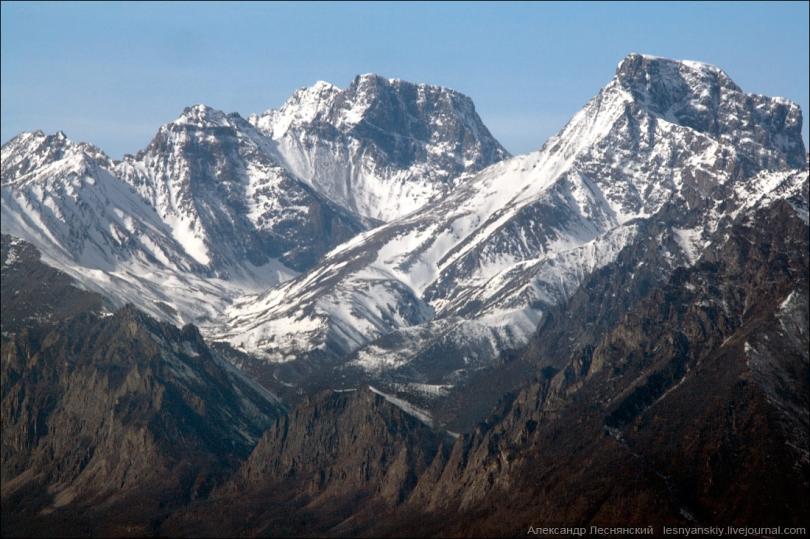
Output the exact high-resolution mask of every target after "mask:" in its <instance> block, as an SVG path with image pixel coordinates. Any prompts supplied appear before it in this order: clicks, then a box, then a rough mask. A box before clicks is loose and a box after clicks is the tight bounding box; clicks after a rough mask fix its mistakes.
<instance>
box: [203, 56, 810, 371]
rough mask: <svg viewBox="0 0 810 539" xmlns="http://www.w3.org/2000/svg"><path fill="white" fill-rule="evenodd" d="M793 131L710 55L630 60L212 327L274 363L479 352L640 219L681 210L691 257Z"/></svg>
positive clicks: (537, 310) (376, 362)
mask: <svg viewBox="0 0 810 539" xmlns="http://www.w3.org/2000/svg"><path fill="white" fill-rule="evenodd" d="M330 92H331V93H333V92H332V91H331V90H330ZM331 93H330V95H331ZM800 129H801V113H800V111H799V109H798V107H797V106H796V105H795V104H793V103H790V102H788V101H786V100H782V99H779V98H776V99H771V98H767V97H764V96H757V95H751V94H745V93H743V92H742V91H741V90H740V89H739V88H738V87H737V86H736V85H735V84H734V83H733V82H732V81H731V80H730V79H729V78H728V77H727V76H726V75H725V73H723V72H722V71H720V70H719V69H717V68H715V67H713V66H709V65H706V64H700V63H697V62H676V61H672V60H666V59H660V58H653V57H645V56H641V55H630V56H628V57H627V58H625V59H624V60H623V61H622V62H621V63H620V64H619V66H618V68H617V73H616V77H615V78H614V79H613V80H612V81H611V82H610V83H609V84H608V85H607V86H605V88H603V89H602V91H601V92H600V93H599V94H598V95H597V96H596V97H594V98H593V99H592V100H591V101H590V102H589V103H588V104H587V105H586V106H585V108H583V110H581V111H580V112H579V113H577V114H576V115H575V116H574V117H573V118H572V120H571V121H570V122H569V123H568V125H567V126H566V127H565V128H564V129H563V130H562V131H561V132H560V134H559V135H557V136H556V137H553V138H552V139H550V140H549V141H548V142H547V143H546V144H545V145H544V147H543V148H542V149H541V150H539V151H537V152H534V153H532V154H529V155H526V156H520V157H515V158H513V159H510V160H508V161H504V162H501V163H498V164H495V165H493V166H491V167H489V168H487V169H485V170H483V171H482V172H480V173H478V174H476V175H474V176H472V177H469V178H465V179H464V181H463V182H460V183H459V185H458V186H456V188H455V189H454V190H453V191H452V192H451V193H449V194H448V195H447V196H445V197H444V198H442V199H441V200H436V201H434V202H431V203H429V204H427V205H426V206H424V207H423V208H422V209H420V210H419V211H416V212H414V213H412V214H410V215H406V216H404V217H401V218H399V219H397V220H394V221H392V222H390V223H388V224H387V225H385V226H383V227H380V228H378V229H376V230H373V231H370V232H368V233H365V234H363V235H361V236H358V237H357V238H355V239H354V240H352V241H350V242H348V243H347V244H345V245H343V246H341V247H339V248H337V249H335V250H334V251H332V252H331V253H330V254H329V255H328V256H327V257H326V259H325V260H324V261H323V262H322V263H321V264H320V265H319V266H318V267H316V268H315V269H313V270H312V271H310V272H308V273H306V274H304V275H302V276H300V277H299V278H297V279H294V280H292V281H290V282H288V283H285V284H284V285H283V286H281V287H279V288H276V289H273V290H270V291H268V292H266V293H264V294H261V295H258V296H255V297H249V298H244V299H243V300H240V301H238V302H236V303H235V304H234V305H233V306H232V307H231V308H230V309H229V311H228V312H229V320H228V323H227V324H226V325H224V326H223V327H222V329H221V333H219V335H218V338H221V339H224V340H228V341H230V342H232V343H234V344H236V345H237V346H240V347H242V348H244V349H245V350H249V351H252V352H259V353H262V354H264V356H265V357H266V358H267V359H268V360H270V361H285V360H290V359H294V358H297V357H301V356H305V355H306V354H307V353H308V352H311V351H312V350H313V349H317V350H318V351H319V353H325V354H331V355H333V356H337V357H345V356H347V355H349V354H353V353H354V354H355V356H354V357H355V359H354V362H355V364H357V365H359V366H362V367H364V368H367V369H370V370H380V369H383V370H385V369H388V368H394V367H401V366H402V365H404V364H407V363H408V362H409V361H412V360H413V359H414V358H416V357H418V356H420V354H422V353H423V352H424V351H425V350H426V348H428V347H435V346H437V343H440V344H441V347H442V349H443V350H444V351H445V352H448V353H450V354H455V355H457V356H461V357H464V358H465V360H466V361H468V362H470V363H473V364H474V363H476V362H480V361H485V360H487V359H489V358H491V357H493V356H494V355H495V354H497V353H499V352H500V351H503V350H504V349H505V348H509V347H513V346H517V345H519V344H521V343H522V342H523V341H524V340H525V338H526V337H527V336H528V335H529V334H530V333H531V332H532V331H533V330H534V328H535V327H536V325H537V323H538V322H539V320H540V319H541V317H542V313H543V310H544V305H549V304H557V303H560V302H562V301H564V300H565V299H566V298H567V297H568V296H569V295H570V294H571V293H572V292H573V291H574V290H575V289H576V287H577V286H578V285H579V283H580V282H582V280H583V279H584V277H585V276H587V275H588V274H589V273H590V272H592V271H594V270H595V269H597V268H599V267H601V266H604V265H605V264H608V263H610V262H611V261H612V260H614V259H615V257H616V256H617V254H618V253H619V251H621V249H622V248H623V247H624V246H625V245H627V244H628V243H630V242H632V241H633V239H634V237H635V234H636V233H637V227H636V226H635V223H636V222H637V220H639V219H654V218H656V217H655V216H656V214H657V213H658V212H660V211H662V209H663V208H665V207H668V208H669V211H672V209H673V208H676V209H679V211H680V212H681V213H682V214H683V217H682V218H680V217H678V218H676V219H674V220H673V223H672V225H671V226H672V227H674V228H677V230H673V231H672V233H673V234H674V235H676V236H677V237H678V238H680V239H681V240H683V241H682V242H681V245H682V249H680V250H678V251H677V252H674V253H673V254H672V263H673V264H689V263H691V262H693V261H694V260H695V259H696V257H698V256H699V254H700V249H701V248H702V247H703V245H702V244H701V242H700V241H699V240H698V236H700V235H701V234H702V232H701V231H697V230H691V228H692V227H696V226H698V225H700V226H701V227H703V226H709V225H711V224H712V223H714V224H713V225H712V226H715V227H716V226H717V222H718V219H719V217H718V215H719V214H715V213H713V212H721V213H722V212H728V211H730V210H731V209H732V208H731V207H720V208H718V207H717V204H715V202H714V198H713V197H715V196H720V194H727V192H728V191H729V190H730V189H731V187H728V186H732V185H743V186H745V185H747V182H748V181H749V178H752V177H755V176H756V175H757V174H759V173H763V174H764V173H767V172H768V171H786V170H790V169H795V168H798V167H803V166H804V161H805V157H804V148H803V144H802V142H801V136H800ZM757 181H758V180H755V181H754V183H756V182H757ZM742 189H744V190H746V187H742ZM675 213H676V214H677V213H678V212H677V211H676V212H675ZM449 351H452V352H449Z"/></svg>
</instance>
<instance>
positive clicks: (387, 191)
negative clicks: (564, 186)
mask: <svg viewBox="0 0 810 539" xmlns="http://www.w3.org/2000/svg"><path fill="white" fill-rule="evenodd" d="M249 121H250V123H251V124H253V125H254V126H256V128H257V129H259V130H260V131H261V132H262V133H264V134H265V135H268V136H269V137H270V138H272V140H273V141H275V143H276V145H277V150H278V152H279V156H280V158H281V160H282V161H283V162H284V164H285V165H286V167H287V168H288V169H289V170H290V171H292V172H293V173H294V174H295V175H296V176H298V177H299V178H301V179H303V180H304V181H305V182H307V183H309V184H310V185H311V186H312V187H314V188H315V189H316V190H317V191H319V192H321V193H322V194H323V195H325V196H326V197H327V198H329V199H331V200H333V201H335V202H336V203H338V204H339V205H341V206H343V207H344V208H346V209H348V210H349V211H352V212H354V213H357V214H360V215H361V216H363V217H370V218H374V219H379V220H390V219H392V218H395V217H398V216H401V215H404V214H406V213H409V212H411V211H413V210H415V209H417V208H418V207H419V206H421V205H423V204H424V203H426V202H428V201H429V200H431V199H433V198H435V197H437V196H440V195H441V194H442V193H446V192H447V191H448V189H449V188H450V187H451V186H452V182H453V181H454V180H455V179H456V178H457V177H459V176H461V175H462V174H466V173H470V172H476V171H478V170H480V169H481V168H484V167H485V166H488V165H490V164H492V163H495V162H497V161H499V160H501V159H503V158H505V157H507V156H508V153H507V152H506V150H505V149H504V148H503V147H501V146H500V144H498V142H497V141H496V140H495V139H494V138H493V137H492V135H491V134H490V133H489V131H488V130H487V128H486V127H485V126H484V124H483V123H482V122H481V119H480V118H479V117H478V114H477V113H476V112H475V106H474V105H473V103H472V100H471V99H470V98H468V97H467V96H464V95H463V94H460V93H458V92H455V91H453V90H448V89H446V88H442V87H439V86H430V85H425V84H412V83H409V82H406V81H402V80H399V79H388V78H384V77H381V76H379V75H376V74H372V73H368V74H365V75H358V76H357V77H355V79H354V80H353V81H352V83H351V84H350V85H349V87H348V88H346V89H339V88H338V87H336V86H334V85H332V84H329V83H316V84H315V85H313V86H311V87H309V88H303V89H300V90H298V91H296V92H295V93H294V94H293V95H292V97H290V99H288V100H287V101H286V102H285V103H284V105H283V106H282V107H281V108H279V109H277V110H268V111H266V112H264V113H263V114H261V115H253V116H251V117H249Z"/></svg>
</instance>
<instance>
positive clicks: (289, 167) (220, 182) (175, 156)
mask: <svg viewBox="0 0 810 539" xmlns="http://www.w3.org/2000/svg"><path fill="white" fill-rule="evenodd" d="M360 80H362V81H364V82H363V83H362V84H360V83H359V82H358V84H356V85H353V86H352V89H350V90H346V91H340V90H337V89H336V88H334V87H332V86H330V85H328V84H325V83H319V84H317V85H316V86H315V87H314V88H312V89H309V90H305V91H300V92H298V93H297V94H296V95H295V96H293V98H291V99H290V100H289V101H288V103H287V104H286V105H285V106H284V107H283V108H282V110H281V111H279V112H278V114H275V116H277V118H276V120H274V129H273V130H272V131H273V133H270V134H271V135H273V136H268V135H266V134H264V133H262V132H261V131H260V130H258V129H257V128H256V127H254V126H253V125H251V124H250V123H249V122H247V121H246V120H244V119H242V118H241V117H240V116H239V115H238V114H225V113H223V112H221V111H217V110H214V109H212V108H210V107H207V106H204V105H195V106H193V107H188V108H187V109H186V110H184V111H183V113H182V114H181V115H180V116H179V117H178V118H177V119H176V120H174V121H173V122H170V123H168V124H166V125H164V126H162V127H161V128H160V130H159V131H158V133H157V134H156V136H155V137H154V139H153V140H152V141H151V143H150V144H149V146H148V147H147V148H146V149H144V150H143V151H141V152H139V153H138V154H136V155H127V156H125V157H124V159H123V161H121V162H113V161H112V160H110V159H109V158H108V157H107V156H105V155H104V154H103V153H102V152H101V151H100V150H98V149H97V148H94V147H92V146H90V145H87V144H76V143H73V142H71V141H69V140H68V139H67V137H66V136H65V135H64V134H63V133H61V132H60V133H58V134H57V135H54V136H51V137H46V136H45V135H44V134H42V133H41V132H37V133H25V134H22V135H20V136H19V137H17V138H15V139H13V140H12V141H10V142H9V143H7V144H6V145H4V146H3V173H2V181H3V231H4V232H8V233H10V234H14V235H18V236H20V237H23V238H25V239H27V240H29V241H31V242H32V243H34V244H35V245H36V246H38V247H40V248H41V250H42V252H43V255H44V257H45V260H46V261H48V262H49V263H50V264H53V265H57V266H59V267H60V268H62V269H64V270H65V271H67V272H68V273H70V274H71V275H73V276H74V277H75V278H76V279H77V280H78V281H79V282H81V283H83V284H84V285H85V286H87V287H88V288H92V289H94V290H98V291H101V292H103V293H104V294H105V295H107V296H108V297H110V298H111V299H113V301H114V302H117V303H122V302H133V303H135V304H136V305H138V306H139V307H141V308H142V309H144V310H146V311H148V312H150V314H153V315H155V316H159V317H161V318H164V319H169V320H171V321H173V322H176V323H185V322H192V321H193V322H196V323H198V324H205V323H207V321H208V320H210V319H212V318H215V317H216V316H218V315H220V314H221V313H222V311H223V309H224V306H225V305H227V304H228V303H229V302H230V301H231V300H232V299H233V298H234V297H235V296H239V295H244V294H245V293H252V292H259V291H261V290H265V289H267V287H269V286H274V285H277V284H278V283H280V282H283V281H285V280H287V279H289V278H291V277H292V276H294V275H296V274H297V273H298V272H300V271H304V270H306V269H309V268H310V267H312V266H313V265H315V264H316V263H317V262H318V261H319V260H320V258H321V257H322V256H323V254H324V253H326V252H327V251H329V250H331V249H333V248H335V247H336V246H338V245H339V244H341V243H342V242H344V241H346V240H348V239H350V238H352V237H354V236H355V235H357V234H358V233H359V232H362V231H363V230H365V229H366V228H367V227H368V226H369V224H373V223H376V221H373V220H369V219H366V218H364V217H361V216H358V215H356V214H355V213H353V212H352V211H350V210H347V209H346V208H344V207H341V205H340V204H341V203H343V202H345V200H343V199H339V200H337V202H338V203H335V201H333V200H331V199H330V198H329V197H326V196H324V195H323V194H321V193H319V192H318V190H317V189H315V188H313V185H314V186H315V187H323V184H322V183H319V182H317V181H313V179H312V178H311V177H308V178H306V179H307V181H309V183H310V184H312V185H309V184H307V183H306V182H305V181H302V180H301V179H300V178H298V177H297V176H296V173H298V172H301V170H303V169H300V167H298V166H297V165H295V163H296V161H295V159H294V157H295V156H294V155H293V153H291V152H290V151H287V150H284V151H282V150H283V149H284V148H285V144H286V142H289V140H291V139H290V138H289V137H290V136H292V134H293V133H296V136H299V139H298V140H300V141H303V142H302V143H304V144H305V146H306V147H310V146H311V147H321V146H323V144H325V145H327V146H329V151H330V152H334V151H337V152H338V153H333V154H330V158H329V159H331V161H328V163H326V164H324V166H323V167H322V166H321V164H318V170H319V171H320V173H322V176H319V177H321V178H327V177H331V176H330V172H329V170H327V169H326V168H324V167H326V166H332V167H337V168H341V170H348V169H350V168H352V167H354V166H355V165H356V163H355V164H351V163H349V162H348V160H350V159H356V160H357V162H358V163H359V162H361V161H362V163H364V165H363V166H365V165H368V164H369V163H373V166H374V167H376V168H375V170H376V172H375V175H374V178H375V181H380V182H383V183H386V182H387V181H388V180H387V178H389V176H397V175H398V176H397V177H399V178H400V180H402V181H403V182H406V183H408V184H409V186H400V187H401V188H402V189H405V190H407V189H415V190H417V191H418V190H421V189H423V187H424V186H422V184H421V183H420V181H421V180H420V179H419V178H418V177H417V176H419V175H420V174H421V172H422V171H423V170H427V169H429V170H430V173H431V174H432V175H433V176H431V178H433V179H436V178H440V179H441V182H440V183H442V185H443V186H444V187H446V186H448V185H450V183H452V181H453V180H454V179H455V178H456V177H457V176H458V175H459V174H462V173H464V172H469V171H474V170H478V169H480V168H482V167H483V166H485V165H487V164H490V163H492V162H494V161H495V160H498V159H500V158H501V157H503V156H504V155H506V153H505V151H503V149H502V148H501V147H500V145H498V143H497V142H496V141H495V140H494V139H492V137H491V135H489V132H488V131H487V130H486V128H485V127H483V125H482V124H481V123H480V119H478V117H477V115H475V112H474V107H473V106H472V103H471V102H470V101H469V99H468V98H466V97H464V96H461V95H460V94H456V93H455V92H452V91H449V90H444V89H441V88H434V87H426V86H423V85H422V86H416V85H411V84H408V83H404V82H400V81H384V83H383V79H380V81H379V82H380V84H379V85H376V84H375V83H374V81H375V80H377V78H375V77H373V76H364V77H361V78H359V79H358V81H360ZM369 84H370V86H369ZM375 86H379V89H376V90H375V88H374V87H375ZM360 87H362V88H360ZM322 93H323V94H330V95H331V94H334V95H337V94H340V97H339V98H338V99H337V101H334V102H332V101H330V102H328V103H326V101H328V100H326V101H324V100H321V99H320V98H319V97H318V96H319V95H320V94H322ZM417 94H418V95H417ZM321 101H324V103H321ZM327 116H329V118H330V119H328V118H326V117H327ZM338 116H339V118H338ZM440 117H441V118H442V119H439V118H440ZM263 118H265V120H266V119H267V115H265V116H264V117H263ZM336 119H337V120H336ZM333 121H337V122H338V124H340V127H341V129H344V128H345V130H347V131H346V132H345V133H343V131H341V133H342V134H341V135H340V136H339V137H338V138H334V137H333V135H335V133H334V132H333V131H334V129H335V128H330V127H329V125H331V124H329V122H333ZM437 122H438V123H441V122H445V123H446V124H448V126H450V127H448V128H447V130H446V133H445V134H444V135H442V136H439V135H438V134H437V133H438V131H437V125H438V124H437ZM259 123H261V124H262V125H264V124H266V121H263V122H259ZM336 125H337V124H336ZM453 126H455V127H453ZM330 129H331V131H330ZM275 132H278V134H279V141H276V140H274V136H275V135H274V133H275ZM285 133H286V134H288V135H289V136H287V135H285ZM431 133H432V134H431ZM301 137H303V138H301ZM426 137H427V138H426ZM434 137H439V138H442V137H444V138H447V137H450V138H453V139H454V140H456V141H457V144H456V145H450V146H446V147H445V146H443V145H442V144H438V143H436V144H433V143H429V142H426V141H428V140H433V138H434ZM321 138H323V139H324V141H325V142H324V143H323V144H321V143H320V142H319V140H320V139H321ZM304 139H306V140H304ZM479 139H480V140H479ZM442 140H444V139H443V138H442ZM285 141H286V142H285ZM342 144H345V145H347V148H348V145H351V146H352V147H353V148H355V150H356V151H355V153H352V154H351V155H349V153H345V152H344V153H341V151H342V150H341V151H339V150H340V146H341V145H342ZM431 144H432V145H431ZM426 148H427V149H429V150H430V151H427V152H426ZM445 151H446V152H447V155H445V154H444V153H442V152H445ZM347 152H348V150H347ZM357 152H359V153H357ZM360 154H362V157H358V156H359V155H360ZM460 156H463V158H464V163H463V164H462V165H459V164H458V159H460V158H461V157H460ZM299 157H301V156H299ZM304 157H305V156H304ZM302 158H303V157H302ZM342 159H343V160H346V162H343V161H341V160H342ZM319 163H320V162H319ZM293 165H295V166H293ZM357 170H360V169H359V168H358V169H357ZM406 170H410V171H411V172H410V173H407V174H406V173H405V172H403V171H406ZM408 174H410V175H408ZM434 176H435V177H434ZM335 178H336V177H335ZM398 181H399V180H398ZM431 181H433V180H431ZM437 181H438V180H437ZM395 183H396V182H395ZM369 185H371V184H368V185H365V184H355V185H352V186H351V189H350V190H351V192H352V194H353V196H356V197H357V198H358V200H359V199H363V200H365V199H373V198H374V197H376V195H375V194H373V193H370V192H361V191H363V190H364V189H366V188H367V187H368V186H369ZM431 185H432V184H431ZM437 185H438V184H437ZM444 187H442V188H444ZM431 189H432V187H431V188H430V189H428V190H429V191H430V192H431V193H434V191H435V190H431ZM324 191H325V192H327V194H329V193H330V192H331V191H329V190H328V189H325V190H324ZM364 193H365V194H364ZM397 196H399V195H397ZM338 198H339V197H338ZM350 207H351V208H352V209H354V207H353V206H350ZM347 331H348V330H347Z"/></svg>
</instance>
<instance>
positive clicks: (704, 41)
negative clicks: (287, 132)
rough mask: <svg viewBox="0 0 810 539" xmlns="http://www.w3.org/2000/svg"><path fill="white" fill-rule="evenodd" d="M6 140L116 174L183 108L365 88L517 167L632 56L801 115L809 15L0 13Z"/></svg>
mask: <svg viewBox="0 0 810 539" xmlns="http://www.w3.org/2000/svg"><path fill="white" fill-rule="evenodd" d="M1 9H2V73H1V74H2V107H1V108H2V114H1V116H2V118H1V119H2V133H0V134H1V135H2V140H3V142H5V141H7V140H8V139H10V138H11V137H13V136H14V135H15V134H17V133H18V132H20V131H31V130H35V129H42V130H43V131H46V132H55V131H57V130H63V131H65V132H66V133H67V135H68V136H69V137H70V138H72V139H74V140H80V141H86V142H90V143H93V144H95V145H97V146H99V147H101V148H102V149H103V150H105V151H106V152H108V153H109V154H110V155H111V156H112V157H114V158H120V157H121V156H122V155H123V154H124V153H134V152H136V151H137V150H139V149H141V148H143V147H144V146H145V145H146V144H147V143H148V141H149V140H150V139H151V137H152V136H153V135H154V133H155V132H156V130H157V128H158V127H159V126H160V125H161V124H163V123H166V122H168V121H170V120H172V119H174V118H176V117H177V116H178V115H179V114H180V113H181V111H182V110H183V108H184V107H185V106H187V105H191V104H194V103H205V104H208V105H210V106H212V107H215V108H218V109H222V110H224V111H226V112H234V111H235V112H239V113H240V114H242V115H243V116H247V115H248V114H250V113H252V112H261V111H263V110H265V109H268V108H273V107H278V106H280V105H281V104H282V103H283V102H284V100H285V99H286V98H287V97H288V96H289V95H290V94H291V93H292V92H293V91H294V90H295V89H296V88H299V87H301V86H309V85H311V84H312V83H314V82H316V81H318V80H326V81H329V82H332V83H334V84H337V85H338V86H341V87H345V86H347V85H348V84H350V82H351V80H352V79H353V77H354V76H355V75H357V74H359V73H367V72H374V73H379V74H381V75H384V76H386V77H396V78H402V79H405V80H409V81H412V82H426V83H431V84H438V85H443V86H447V87H450V88H453V89H456V90H459V91H461V92H463V93H465V94H467V95H469V96H470V97H471V98H472V99H473V100H474V101H475V103H476V106H477V109H478V112H479V114H480V115H481V117H482V119H483V120H484V122H485V123H486V124H487V126H488V127H489V128H490V130H491V131H492V133H493V135H495V137H496V138H498V139H499V140H500V141H501V142H502V143H503V144H504V146H506V148H507V149H508V150H510V151H511V152H512V153H516V154H517V153H525V152H528V151H531V150H534V149H537V148H539V147H540V146H541V145H542V144H543V142H544V141H545V140H546V139H547V138H548V137H549V136H550V135H553V134H554V133H555V132H557V131H558V130H559V129H560V128H561V127H562V126H563V125H564V124H565V122H566V121H567V120H568V119H569V118H570V116H571V115H572V114H573V113H575V112H576V111H577V110H579V109H580V108H581V107H582V105H583V104H584V103H585V102H586V101H587V100H588V99H589V98H590V97H592V96H593V95H594V94H595V93H596V92H597V91H598V90H599V88H600V87H601V86H603V85H604V84H605V83H606V82H607V81H608V80H609V79H610V78H611V77H612V76H613V72H614V69H615V67H616V64H617V62H618V61H619V60H621V58H622V57H624V56H625V55H626V54H627V53H628V52H632V51H636V52H643V53H648V54H655V55H660V56H667V57H672V58H679V59H694V60H701V61H704V62H709V63H712V64H715V65H717V66H719V67H721V68H723V69H724V70H726V72H727V73H728V74H729V75H730V76H731V78H732V79H734V81H735V82H737V84H739V85H740V86H741V87H742V88H743V89H744V90H745V91H747V92H754V93H761V94H766V95H772V96H777V95H778V96H782V97H786V98H789V99H791V100H793V101H796V102H798V103H799V104H800V105H801V107H802V110H803V112H804V114H805V125H804V128H803V133H804V140H805V145H807V140H808V128H807V111H808V104H809V103H810V98H808V77H809V75H808V63H810V60H809V59H808V47H807V44H808V22H807V21H808V3H807V2H794V3H778V2H763V3H683V4H673V3H650V4H636V3H604V4H602V3H584V4H577V3H569V2H566V3H537V4H533V3H504V2H497V3H469V4H461V3H430V4H427V3H424V4H422V3H420V4H411V3H402V4H398V3H393V4H391V3H385V4H383V3H379V4H377V3H336V4H319V3H301V4H292V3H272V4H269V3H268V4H265V3H249V4H240V3H199V4H195V3H166V4H163V3H144V4H139V3H116V4H104V3H53V4H51V3H37V2H26V3H23V2H13V3H9V2H4V3H3V4H2V8H1Z"/></svg>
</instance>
